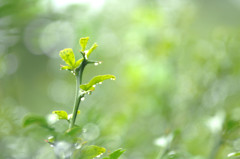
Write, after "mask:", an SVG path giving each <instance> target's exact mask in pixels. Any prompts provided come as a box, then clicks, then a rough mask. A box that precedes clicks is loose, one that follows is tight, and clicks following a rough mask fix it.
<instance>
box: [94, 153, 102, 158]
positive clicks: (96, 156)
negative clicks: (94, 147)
mask: <svg viewBox="0 0 240 159" xmlns="http://www.w3.org/2000/svg"><path fill="white" fill-rule="evenodd" d="M102 155H103V153H101V154H100V155H98V156H96V157H95V158H99V157H101V156H102Z"/></svg>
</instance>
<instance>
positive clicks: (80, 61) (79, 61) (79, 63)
mask: <svg viewBox="0 0 240 159" xmlns="http://www.w3.org/2000/svg"><path fill="white" fill-rule="evenodd" d="M82 61H83V58H81V59H79V60H77V62H76V63H75V68H78V67H79V66H80V65H81V63H82Z"/></svg>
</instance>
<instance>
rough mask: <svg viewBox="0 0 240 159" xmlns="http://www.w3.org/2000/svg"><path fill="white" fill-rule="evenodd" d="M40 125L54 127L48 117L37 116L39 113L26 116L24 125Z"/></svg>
mask: <svg viewBox="0 0 240 159" xmlns="http://www.w3.org/2000/svg"><path fill="white" fill-rule="evenodd" d="M34 124H36V125H39V126H41V127H44V128H48V129H52V128H51V127H50V126H49V125H48V123H47V120H46V118H44V117H42V116H37V115H27V116H25V117H24V119H23V127H27V126H30V125H34Z"/></svg>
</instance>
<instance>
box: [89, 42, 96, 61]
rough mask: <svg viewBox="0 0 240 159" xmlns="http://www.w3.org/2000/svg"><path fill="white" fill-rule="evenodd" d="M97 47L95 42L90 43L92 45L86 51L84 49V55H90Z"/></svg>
mask: <svg viewBox="0 0 240 159" xmlns="http://www.w3.org/2000/svg"><path fill="white" fill-rule="evenodd" d="M97 47H98V45H97V44H96V43H94V44H93V45H92V47H91V48H90V49H89V50H88V51H86V56H87V58H88V57H89V56H90V55H91V53H92V52H93V51H94V50H95V49H96V48H97Z"/></svg>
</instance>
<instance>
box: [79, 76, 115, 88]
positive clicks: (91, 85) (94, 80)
mask: <svg viewBox="0 0 240 159" xmlns="http://www.w3.org/2000/svg"><path fill="white" fill-rule="evenodd" d="M107 79H112V80H115V79H116V77H115V76H113V75H99V76H95V77H93V78H92V79H91V81H90V82H89V83H88V84H83V85H81V86H80V88H81V89H82V90H84V91H93V90H94V89H95V86H96V84H100V83H102V82H103V81H104V80H107Z"/></svg>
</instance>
